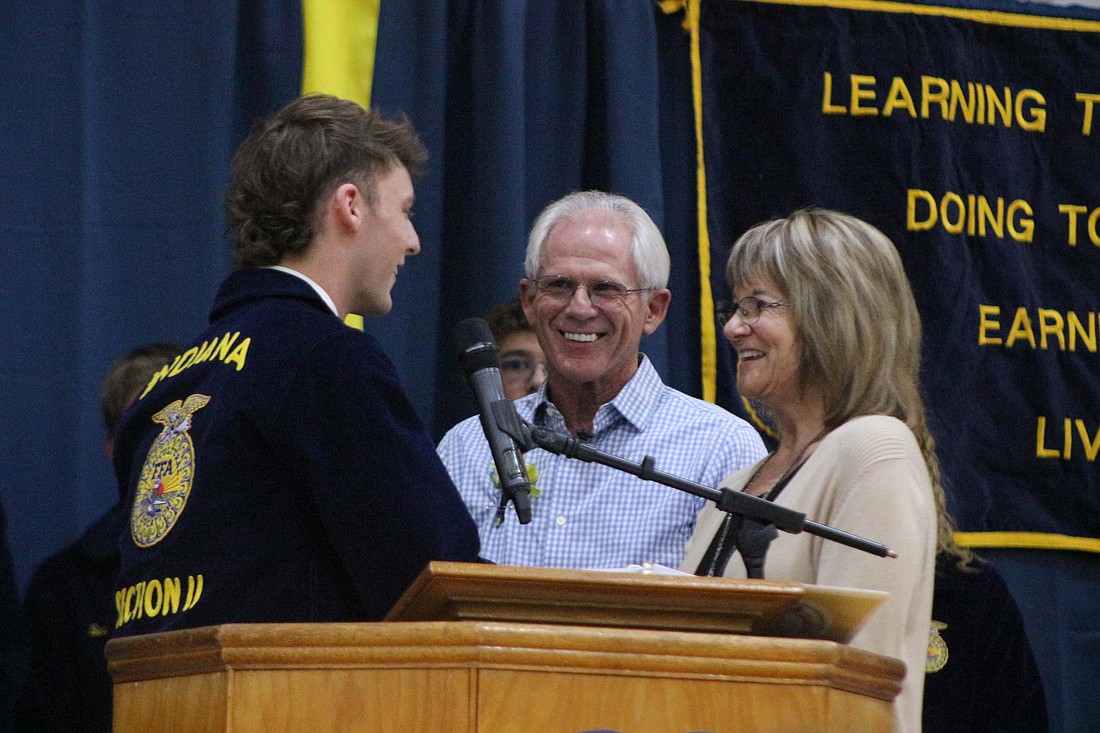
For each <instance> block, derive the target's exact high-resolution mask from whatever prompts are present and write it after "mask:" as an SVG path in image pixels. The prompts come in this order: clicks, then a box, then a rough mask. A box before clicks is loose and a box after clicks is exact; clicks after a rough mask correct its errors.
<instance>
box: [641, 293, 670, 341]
mask: <svg viewBox="0 0 1100 733" xmlns="http://www.w3.org/2000/svg"><path fill="white" fill-rule="evenodd" d="M671 302H672V291H671V290H669V289H668V288H661V289H660V290H658V291H656V292H655V293H652V294H650V296H649V302H648V303H646V314H645V325H644V326H643V327H642V332H643V333H645V334H646V335H647V336H648V335H649V334H651V333H653V332H654V331H656V330H657V327H658V326H660V325H661V323H662V322H663V321H664V320H665V316H666V315H668V304H669V303H671Z"/></svg>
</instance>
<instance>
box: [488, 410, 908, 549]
mask: <svg viewBox="0 0 1100 733" xmlns="http://www.w3.org/2000/svg"><path fill="white" fill-rule="evenodd" d="M491 409H492V414H493V417H494V419H495V422H496V424H497V427H498V428H499V429H500V430H501V431H502V432H504V433H506V434H508V435H509V436H510V437H511V438H512V440H514V441H515V442H516V444H517V445H519V446H520V447H521V449H522V450H524V451H527V450H530V449H531V448H535V447H538V448H542V449H543V450H546V451H549V452H550V453H556V454H557V455H561V456H565V457H567V458H575V459H578V460H581V461H587V462H589V463H599V464H602V465H604V466H609V467H610V468H615V469H618V470H619V471H625V472H626V473H629V474H633V475H635V476H637V477H638V478H641V479H645V480H646V481H655V482H657V483H659V484H664V485H665V486H670V487H672V488H674V489H679V490H680V491H686V492H687V493H689V494H694V495H695V496H700V497H702V498H704V499H709V500H710V501H713V502H714V503H715V505H717V507H718V508H719V509H721V510H722V511H724V512H726V513H727V514H739V515H741V516H742V517H745V518H746V519H751V520H753V521H755V522H758V523H760V524H763V525H773V526H774V527H776V528H777V529H781V530H783V531H784V532H789V533H791V534H798V533H799V532H803V531H805V532H808V533H810V534H812V535H816V536H818V537H821V538H823V539H826V540H831V541H833V542H839V543H840V544H842V545H847V546H848V547H853V548H855V549H857V550H862V551H863V552H868V553H870V554H872V555H877V556H879V557H897V553H896V552H894V551H893V550H891V549H890V548H889V547H887V546H886V545H881V544H879V543H877V542H872V541H871V540H868V539H864V538H863V537H860V536H858V535H854V534H851V533H849V532H844V531H843V530H839V529H835V528H833V527H830V526H828V525H825V524H819V523H817V522H814V521H811V520H809V519H806V515H805V514H803V513H802V512H796V511H795V510H793V509H789V508H787V507H784V506H780V505H779V504H776V503H774V502H770V501H767V500H765V499H761V498H759V497H756V496H752V495H751V494H746V493H744V492H742V491H734V490H733V489H729V488H721V489H713V488H710V487H709V486H704V485H703V484H700V483H696V482H694V481H689V480H687V479H684V478H681V477H679V476H673V475H672V474H668V473H662V472H660V471H658V470H656V469H655V468H654V466H655V461H654V460H653V457H652V456H646V457H645V458H643V459H642V462H641V463H635V462H633V461H628V460H625V459H623V458H619V457H618V456H613V455H611V454H610V453H605V452H603V451H600V450H597V449H595V448H593V447H591V446H589V445H585V444H584V443H582V442H581V441H580V440H578V439H577V438H574V437H573V436H572V435H565V434H562V433H558V432H556V431H553V430H548V429H546V428H540V427H536V426H534V425H529V424H528V423H526V422H525V421H524V420H523V419H522V418H520V416H519V413H517V412H516V407H515V405H514V404H512V402H511V401H509V400H499V401H496V402H494V403H493V404H492V405H491Z"/></svg>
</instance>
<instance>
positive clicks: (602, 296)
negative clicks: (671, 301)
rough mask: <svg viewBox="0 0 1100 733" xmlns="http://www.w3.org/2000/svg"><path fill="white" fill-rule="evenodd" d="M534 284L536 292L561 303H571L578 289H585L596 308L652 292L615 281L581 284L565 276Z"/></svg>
mask: <svg viewBox="0 0 1100 733" xmlns="http://www.w3.org/2000/svg"><path fill="white" fill-rule="evenodd" d="M532 282H533V283H534V284H535V290H537V291H538V292H540V293H542V294H543V295H545V296H546V297H548V298H552V299H553V300H556V301H558V302H561V303H568V302H569V301H571V300H572V299H573V294H574V293H576V292H577V288H581V287H583V288H584V289H585V290H586V291H587V292H588V299H589V300H591V301H592V304H593V305H596V306H608V305H615V304H616V303H625V302H626V299H627V298H628V297H630V294H631V293H643V292H646V291H647V290H651V288H628V287H627V286H625V285H623V284H622V283H617V282H615V281H614V280H596V281H594V282H590V283H579V282H577V281H576V280H574V279H573V278H570V277H565V276H564V275H543V276H542V277H536V278H535V279H534V280H532Z"/></svg>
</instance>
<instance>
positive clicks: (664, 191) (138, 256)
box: [0, 0, 1100, 731]
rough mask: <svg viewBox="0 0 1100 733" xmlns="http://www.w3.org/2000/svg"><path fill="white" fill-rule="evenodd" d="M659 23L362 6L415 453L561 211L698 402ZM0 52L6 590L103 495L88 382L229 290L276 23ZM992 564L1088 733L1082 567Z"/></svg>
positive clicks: (181, 329) (1092, 567)
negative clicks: (412, 153) (239, 186)
mask: <svg viewBox="0 0 1100 733" xmlns="http://www.w3.org/2000/svg"><path fill="white" fill-rule="evenodd" d="M708 1H710V0H708ZM996 5H997V6H998V7H1003V6H1004V5H1005V3H996ZM1059 12H1065V13H1067V14H1068V13H1078V12H1079V11H1070V10H1064V11H1062V10H1060V11H1059ZM682 19H683V15H682V13H676V14H673V15H669V16H666V15H665V14H664V13H663V12H662V11H661V10H660V9H658V8H657V6H656V5H655V4H654V3H653V2H650V0H587V1H586V2H584V3H579V2H576V0H495V1H494V0H480V1H479V0H448V2H439V0H399V1H391V0H383V2H382V11H381V17H380V27H379V34H378V35H379V41H378V48H377V54H376V68H375V78H374V87H373V94H372V102H373V103H374V104H375V105H377V106H379V107H381V108H382V109H383V110H385V111H387V112H390V113H403V114H406V115H408V116H409V117H410V118H411V119H412V120H413V122H414V123H415V124H416V126H417V127H418V129H420V130H421V132H422V134H423V136H424V138H425V140H426V142H427V144H428V147H429V149H430V151H431V154H432V160H431V164H430V167H429V170H428V173H427V175H426V176H425V178H424V179H422V180H421V181H420V183H419V186H418V203H417V207H416V208H417V218H416V224H417V227H418V230H419V231H420V234H421V240H422V246H423V252H422V254H421V255H420V256H419V257H416V258H414V259H413V260H412V261H410V263H409V266H408V267H406V268H405V269H403V271H402V275H401V277H400V278H399V280H398V284H397V287H396V289H395V292H394V296H395V308H394V311H393V313H391V314H390V315H388V316H387V317H385V318H382V319H369V320H368V321H367V324H366V328H367V329H368V330H370V331H371V332H372V333H374V334H375V335H377V336H378V337H379V338H380V340H381V341H382V343H383V345H384V347H385V348H386V350H387V351H388V352H389V354H390V355H391V357H392V358H393V360H394V362H395V363H396V365H397V367H398V370H399V371H400V372H401V374H402V377H403V379H404V380H405V383H406V386H407V389H408V391H409V393H410V395H411V397H412V399H413V402H414V404H415V406H416V407H417V409H418V411H419V412H420V414H421V415H422V417H423V419H424V420H425V422H426V423H427V424H428V425H429V426H431V428H432V430H433V432H434V433H435V435H436V436H437V437H438V436H439V435H441V433H442V431H443V430H444V429H446V428H447V427H449V426H450V425H452V424H453V423H454V422H455V421H456V420H458V419H459V418H461V417H465V416H466V415H468V414H471V413H472V411H473V408H472V402H471V401H470V399H469V397H468V394H467V393H468V388H467V386H466V385H465V383H464V382H463V380H462V378H461V374H460V371H459V369H458V366H457V362H456V359H455V354H454V347H453V344H452V341H451V336H450V331H451V328H452V327H453V325H454V324H455V323H457V322H458V321H460V320H461V319H463V318H465V317H467V316H472V315H482V314H484V312H485V311H486V310H487V309H488V308H489V307H490V306H491V305H493V304H495V303H497V302H500V301H503V300H506V299H507V298H509V297H511V296H512V295H513V294H514V292H515V287H516V281H517V280H518V278H519V277H520V275H521V274H522V252H523V248H524V244H525V237H526V231H527V228H528V226H529V224H530V222H531V220H532V219H533V217H534V216H535V215H536V214H537V212H538V211H539V210H540V209H541V208H542V207H543V206H544V205H545V204H546V203H548V202H549V201H550V200H551V199H553V198H555V197H557V196H560V195H562V194H564V193H566V192H568V191H571V190H574V189H579V188H588V187H593V188H605V189H610V190H614V191H616V192H619V193H623V194H625V195H627V196H630V197H632V198H634V199H636V200H637V201H639V203H641V204H642V205H643V206H645V207H646V208H647V209H648V210H649V212H650V214H651V215H652V216H653V217H654V219H655V220H656V221H657V223H658V225H659V226H661V228H662V229H663V231H664V232H665V235H666V238H667V240H668V242H669V245H670V248H671V250H672V255H673V271H672V283H671V287H672V290H673V293H674V297H673V304H672V309H671V311H670V315H669V318H668V320H667V321H666V323H665V325H664V326H662V328H661V329H660V330H659V331H658V333H657V334H655V335H654V336H653V337H651V338H650V339H648V340H647V341H646V342H644V343H643V348H644V349H645V350H646V351H647V353H649V354H650V356H651V357H652V358H653V360H654V362H655V363H656V364H657V366H658V368H659V370H660V371H661V373H662V374H663V375H664V376H665V378H666V380H667V381H669V382H670V383H671V384H673V385H674V386H677V387H679V388H680V389H683V390H685V391H688V392H690V393H693V394H701V380H700V376H699V375H700V356H699V341H700V328H699V323H698V320H699V319H698V311H699V265H698V258H697V251H698V243H697V233H696V231H695V229H696V178H695V144H694V136H693V120H692V114H693V113H692V101H691V78H690V65H689V57H690V55H689V39H688V36H687V35H686V34H685V32H684V31H683V29H682V28H681V26H680V24H681V21H682ZM0 29H3V30H0V33H2V34H3V41H2V42H0V62H2V64H3V66H2V67H0V68H3V69H4V71H3V72H2V73H0V94H2V98H3V99H4V103H3V104H2V105H0V161H2V163H0V165H2V175H0V253H2V254H0V263H2V265H3V271H2V272H3V282H4V285H3V288H2V289H0V404H2V405H3V408H2V409H0V495H2V499H3V504H4V508H5V509H6V514H7V522H8V536H9V539H10V542H11V545H12V553H13V556H14V559H15V564H16V572H17V577H18V579H19V581H20V584H21V585H24V586H25V583H26V580H27V578H28V577H29V574H30V572H31V570H32V569H33V567H34V566H35V565H36V564H37V563H38V562H39V561H40V560H41V559H42V558H43V557H45V556H46V555H47V554H49V553H51V552H53V551H55V550H57V549H59V548H60V547H61V546H62V545H64V544H65V543H67V542H69V541H71V540H72V539H74V538H75V537H76V536H77V535H78V534H79V533H80V532H81V531H82V530H83V528H84V527H85V526H86V525H87V524H88V523H89V522H90V521H91V520H92V519H93V518H94V517H95V516H97V515H98V514H99V513H100V512H101V511H102V510H103V509H104V508H106V506H107V505H108V504H109V503H110V502H111V501H112V500H113V498H114V496H115V492H116V489H115V487H114V485H113V480H112V477H111V473H110V470H109V466H108V463H107V461H106V459H105V457H104V456H103V452H102V447H101V439H102V426H101V424H100V416H99V411H98V405H97V390H98V386H99V383H100V380H101V379H102V377H103V375H104V372H105V370H106V368H107V366H108V364H109V363H110V361H111V360H113V359H114V358H115V357H116V356H117V355H119V354H120V353H122V352H124V351H125V350H127V349H129V348H131V347H133V346H135V345H137V344H140V343H143V342H146V341H151V340H164V339H167V340H174V341H185V340H188V339H190V338H191V336H192V335H193V334H194V333H196V332H197V331H198V330H199V329H200V327H201V325H202V324H203V323H204V322H205V319H206V313H207V309H208V307H209V304H210V300H211V298H212V296H213V293H214V291H215V289H216V287H217V285H218V283H219V282H220V281H221V279H222V278H223V277H224V275H225V274H226V273H227V272H228V271H229V267H230V265H229V263H230V255H229V249H228V246H227V245H226V243H225V242H224V240H223V239H222V229H223V219H222V211H221V195H222V189H223V186H224V182H225V176H226V170H227V167H228V164H229V158H230V156H231V154H232V151H233V149H234V148H235V147H236V145H237V144H238V143H239V141H240V140H241V139H242V138H243V135H244V134H245V131H246V130H247V129H248V127H249V126H250V125H251V124H252V123H253V122H254V121H255V120H256V119H257V118H259V117H261V116H263V115H266V114H267V113H269V112H271V111H273V110H274V109H276V108H278V107H280V106H281V105H282V104H284V103H285V102H287V101H289V100H290V99H291V98H293V97H294V96H295V95H296V94H297V93H298V90H299V85H300V80H301V54H302V33H301V8H300V7H299V2H298V0H236V2H234V1H233V0H230V1H228V2H224V1H223V2H217V3H215V2H205V3H123V4H119V3H108V2H103V1H99V2H94V1H87V2H76V1H75V0H69V1H67V2H66V1H65V0H62V2H58V3H40V2H34V0H8V1H7V2H4V3H0ZM1094 91H1096V90H1094ZM714 264H715V266H716V267H720V266H721V263H714ZM719 346H720V347H722V344H719ZM722 348H724V347H722ZM657 461H658V463H657V467H658V468H660V457H659V456H658V457H657ZM395 480H400V477H395ZM990 554H993V553H992V552H991V553H990ZM995 559H997V560H999V561H1003V564H1002V563H1001V562H999V563H998V567H999V569H1001V570H1002V572H1003V574H1004V575H1005V576H1006V579H1007V580H1008V581H1009V583H1010V585H1011V587H1012V590H1013V592H1014V594H1015V595H1016V597H1017V599H1018V600H1019V601H1020V602H1021V605H1022V606H1023V608H1024V611H1025V615H1026V617H1027V622H1028V631H1029V634H1031V636H1032V639H1033V641H1034V642H1035V646H1036V652H1037V653H1038V654H1039V655H1040V664H1041V666H1042V670H1041V671H1042V673H1043V676H1044V682H1045V684H1046V685H1047V688H1048V695H1051V696H1052V717H1053V718H1054V719H1055V720H1056V723H1057V726H1056V728H1055V729H1056V730H1082V731H1084V730H1094V729H1096V727H1095V725H1093V724H1094V723H1096V721H1097V718H1096V712H1095V711H1093V710H1092V708H1094V707H1095V706H1094V705H1092V704H1091V700H1092V695H1091V693H1090V692H1089V691H1091V690H1095V689H1097V687H1098V686H1100V669H1098V665H1097V664H1096V663H1095V656H1096V655H1095V653H1093V654H1092V656H1091V657H1089V656H1087V655H1086V654H1083V653H1082V651H1081V650H1082V649H1084V650H1088V649H1091V650H1093V651H1094V652H1095V650H1096V649H1097V644H1100V630H1098V627H1097V624H1098V623H1100V622H1098V620H1097V619H1098V618H1100V614H1097V613H1096V611H1097V610H1100V609H1098V601H1097V600H1096V599H1097V598H1098V597H1100V593H1097V592H1096V591H1097V590H1100V589H1097V583H1098V581H1097V578H1098V576H1100V572H1098V570H1100V567H1098V563H1097V558H1096V557H1095V556H1093V555H1089V554H1086V553H1053V552H1046V553H1041V552H1040V553H1037V552H1029V551H1004V552H1002V553H1000V556H998V557H997V558H995ZM1090 617H1091V618H1090ZM1090 726H1092V727H1090Z"/></svg>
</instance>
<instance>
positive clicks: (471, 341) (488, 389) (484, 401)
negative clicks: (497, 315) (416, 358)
mask: <svg viewBox="0 0 1100 733" xmlns="http://www.w3.org/2000/svg"><path fill="white" fill-rule="evenodd" d="M455 341H456V343H457V344H458V349H459V351H458V360H459V362H461V364H462V370H463V371H464V372H465V373H466V379H467V381H469V383H470V388H471V389H472V390H473V391H474V398H475V399H476V400H477V409H478V413H479V415H480V416H481V429H482V430H483V431H485V439H486V440H487V441H489V449H490V450H491V451H492V453H493V463H495V464H496V467H497V476H499V477H500V492H501V495H500V509H501V514H499V515H498V517H499V518H501V519H503V511H504V508H505V507H506V506H507V505H508V501H509V500H511V502H512V504H513V505H514V506H515V508H516V516H518V517H519V523H520V524H527V523H528V522H530V521H531V482H530V481H529V480H528V478H527V465H526V464H525V463H524V462H523V453H522V452H521V451H520V448H519V446H518V445H517V444H516V442H515V441H514V440H513V439H512V438H511V437H510V436H509V435H508V434H507V433H506V432H504V431H503V430H502V429H501V428H500V426H499V425H498V424H497V421H496V419H495V418H494V416H493V403H496V402H500V401H502V400H506V398H505V397H504V386H503V385H502V384H501V381H500V356H499V355H498V354H497V345H496V342H495V341H493V332H492V331H490V330H489V324H488V323H486V322H485V320H484V319H482V318H467V319H466V320H464V321H462V322H461V323H459V324H458V326H457V327H456V328H455ZM508 406H509V407H511V402H509V403H508ZM513 410H514V408H513Z"/></svg>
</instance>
